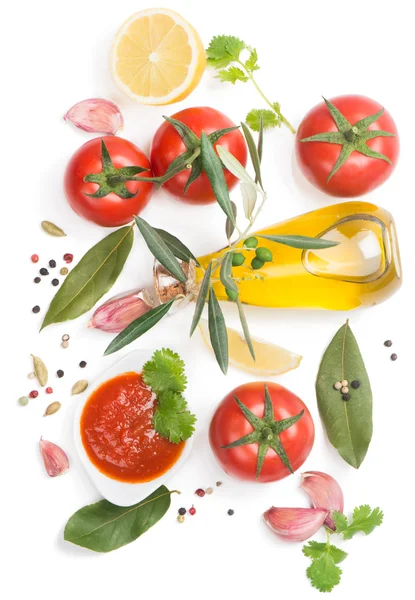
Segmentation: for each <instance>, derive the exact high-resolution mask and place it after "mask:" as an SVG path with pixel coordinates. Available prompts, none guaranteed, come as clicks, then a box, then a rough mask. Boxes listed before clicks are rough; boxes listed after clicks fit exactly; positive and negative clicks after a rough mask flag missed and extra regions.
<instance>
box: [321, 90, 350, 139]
mask: <svg viewBox="0 0 415 600" xmlns="http://www.w3.org/2000/svg"><path fill="white" fill-rule="evenodd" d="M323 100H324V102H325V104H326V106H327V108H328V109H329V112H330V114H331V116H332V117H333V120H334V122H335V123H336V127H337V129H338V130H339V131H341V132H342V133H345V132H346V131H349V129H351V128H352V126H351V124H350V123H349V121H348V120H347V119H346V117H345V116H343V115H342V113H341V112H340V111H339V110H338V109H337V108H336V107H335V106H334V104H332V103H331V102H330V100H327V99H326V98H324V96H323Z"/></svg>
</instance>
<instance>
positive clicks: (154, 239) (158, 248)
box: [134, 217, 187, 283]
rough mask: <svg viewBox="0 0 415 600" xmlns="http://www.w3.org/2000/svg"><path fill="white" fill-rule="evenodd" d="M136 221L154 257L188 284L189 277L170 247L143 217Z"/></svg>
mask: <svg viewBox="0 0 415 600" xmlns="http://www.w3.org/2000/svg"><path fill="white" fill-rule="evenodd" d="M134 219H135V222H136V223H137V227H138V229H139V230H140V233H141V235H142V236H143V238H144V241H145V242H146V244H147V246H148V249H149V250H150V252H151V253H152V255H153V256H155V257H156V258H157V260H158V261H159V263H160V264H162V265H163V267H164V268H165V269H167V270H168V271H169V273H171V274H172V275H174V277H176V279H178V280H179V281H181V282H182V283H186V281H187V277H186V275H185V274H184V272H183V269H182V268H181V266H180V264H179V263H178V262H177V259H176V257H175V255H174V254H173V252H172V251H171V250H170V248H169V246H168V245H167V244H166V242H164V241H163V238H162V237H161V236H160V235H159V234H158V233H157V231H156V230H155V229H154V228H153V227H151V225H149V224H148V223H147V221H144V219H142V218H141V217H134Z"/></svg>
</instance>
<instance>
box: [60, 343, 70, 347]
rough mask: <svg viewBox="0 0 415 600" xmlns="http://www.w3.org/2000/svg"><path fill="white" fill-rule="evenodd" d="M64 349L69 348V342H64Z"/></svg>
mask: <svg viewBox="0 0 415 600" xmlns="http://www.w3.org/2000/svg"><path fill="white" fill-rule="evenodd" d="M61 346H62V348H67V347H68V346H69V342H62V344H61Z"/></svg>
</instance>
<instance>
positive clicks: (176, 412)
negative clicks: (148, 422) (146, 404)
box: [153, 391, 196, 444]
mask: <svg viewBox="0 0 415 600" xmlns="http://www.w3.org/2000/svg"><path fill="white" fill-rule="evenodd" d="M186 408H187V402H186V400H185V399H184V398H183V396H182V395H181V394H180V393H179V392H172V391H167V392H162V393H161V394H160V396H159V397H158V406H157V408H156V410H155V412H154V418H153V426H154V429H155V430H156V431H157V432H158V433H159V434H160V435H161V436H162V437H165V438H167V439H168V440H169V441H170V442H172V443H173V444H178V443H179V442H180V441H181V440H186V439H187V438H189V437H191V435H192V434H193V432H194V424H195V422H196V417H195V415H193V414H192V413H190V412H189V411H187V410H186Z"/></svg>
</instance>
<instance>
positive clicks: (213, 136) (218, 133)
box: [208, 125, 239, 145]
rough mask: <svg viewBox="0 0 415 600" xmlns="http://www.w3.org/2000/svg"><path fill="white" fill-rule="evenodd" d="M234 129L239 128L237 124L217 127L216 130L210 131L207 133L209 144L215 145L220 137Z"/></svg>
mask: <svg viewBox="0 0 415 600" xmlns="http://www.w3.org/2000/svg"><path fill="white" fill-rule="evenodd" d="M235 129H239V126H238V125H234V127H224V128H223V129H217V130H216V131H212V133H209V135H208V138H209V140H210V142H211V144H213V145H215V144H216V142H218V141H219V140H220V138H221V137H223V136H224V135H226V134H227V133H230V132H231V131H235Z"/></svg>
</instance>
